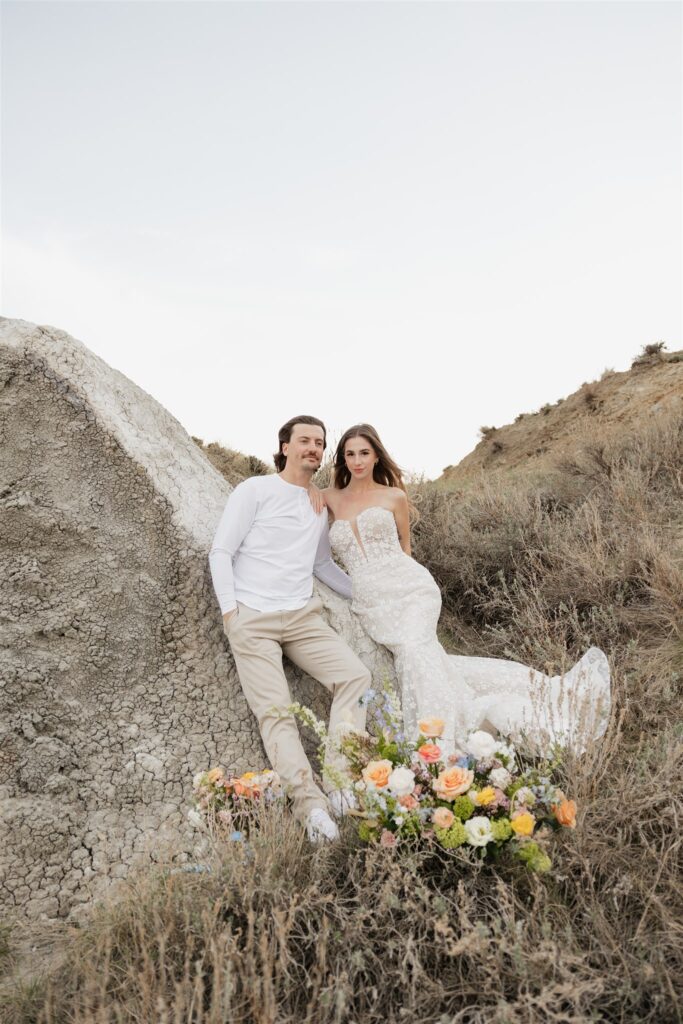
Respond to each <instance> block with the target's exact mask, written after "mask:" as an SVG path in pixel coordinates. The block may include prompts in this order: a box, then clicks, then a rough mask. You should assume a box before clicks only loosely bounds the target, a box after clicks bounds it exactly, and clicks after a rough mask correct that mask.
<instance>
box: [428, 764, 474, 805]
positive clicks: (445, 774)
mask: <svg viewBox="0 0 683 1024" xmlns="http://www.w3.org/2000/svg"><path fill="white" fill-rule="evenodd" d="M473 782H474V772H473V771H471V770H470V769H469V768H459V767H458V766H457V765H453V767H452V768H446V769H445V771H442V772H440V773H439V775H438V777H437V778H436V779H435V780H434V782H433V783H432V786H433V788H434V792H435V793H436V795H437V796H440V797H441V799H442V800H455V798H456V796H460V794H461V793H466V792H467V790H468V789H469V788H470V786H471V785H472V783H473Z"/></svg>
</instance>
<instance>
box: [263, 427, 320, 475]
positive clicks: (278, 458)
mask: <svg viewBox="0 0 683 1024" xmlns="http://www.w3.org/2000/svg"><path fill="white" fill-rule="evenodd" d="M297 423H307V424H309V426H312V427H322V428H323V451H324V450H325V448H327V431H326V430H325V424H324V423H323V421H322V420H319V419H316V417H315V416H293V417H292V418H291V420H287V422H286V423H285V424H283V426H281V427H280V429H279V431H278V435H277V440H278V451H277V452H276V453H275V455H273V462H274V463H275V468H276V470H277V471H278V473H281V472H282V470H283V469H284V468H285V466H286V465H287V456H286V455H283V454H282V446H283V444H289V442H290V441H291V439H292V431H293V430H294V427H295V426H296V425H297Z"/></svg>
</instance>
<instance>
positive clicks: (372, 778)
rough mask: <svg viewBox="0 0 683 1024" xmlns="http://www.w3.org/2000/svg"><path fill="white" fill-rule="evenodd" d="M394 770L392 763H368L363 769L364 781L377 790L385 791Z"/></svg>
mask: <svg viewBox="0 0 683 1024" xmlns="http://www.w3.org/2000/svg"><path fill="white" fill-rule="evenodd" d="M393 770H394V766H393V764H392V763H391V761H368V763H367V764H366V766H365V768H364V769H363V779H364V781H365V782H366V783H368V784H369V785H370V786H374V787H375V788H376V789H384V787H385V786H386V785H387V783H388V781H389V776H390V775H391V773H392V771H393Z"/></svg>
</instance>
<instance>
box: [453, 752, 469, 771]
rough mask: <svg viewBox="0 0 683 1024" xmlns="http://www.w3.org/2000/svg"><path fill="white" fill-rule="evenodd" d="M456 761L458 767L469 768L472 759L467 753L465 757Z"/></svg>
mask: <svg viewBox="0 0 683 1024" xmlns="http://www.w3.org/2000/svg"><path fill="white" fill-rule="evenodd" d="M455 763H456V764H457V766H458V768H469V766H470V759H469V757H467V755H465V756H464V757H459V758H458V760H457V761H456V762H455Z"/></svg>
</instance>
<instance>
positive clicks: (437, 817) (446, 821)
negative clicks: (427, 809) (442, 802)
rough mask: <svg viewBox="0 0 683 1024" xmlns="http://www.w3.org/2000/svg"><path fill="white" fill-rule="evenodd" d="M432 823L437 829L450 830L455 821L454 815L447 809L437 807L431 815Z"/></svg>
mask: <svg viewBox="0 0 683 1024" xmlns="http://www.w3.org/2000/svg"><path fill="white" fill-rule="evenodd" d="M432 821H433V822H434V824H435V825H436V827H437V828H450V827H451V825H452V824H453V822H454V821H455V815H454V814H453V811H449V810H448V808H447V807H437V808H436V810H435V811H434V813H433V815H432Z"/></svg>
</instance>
